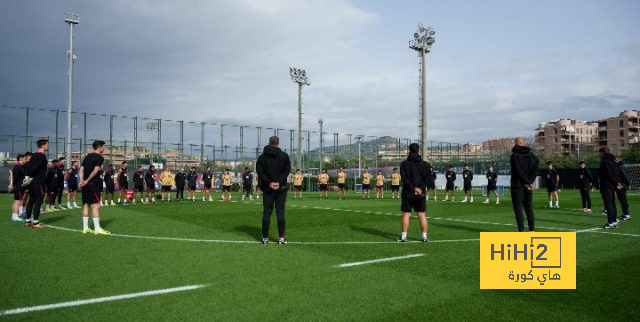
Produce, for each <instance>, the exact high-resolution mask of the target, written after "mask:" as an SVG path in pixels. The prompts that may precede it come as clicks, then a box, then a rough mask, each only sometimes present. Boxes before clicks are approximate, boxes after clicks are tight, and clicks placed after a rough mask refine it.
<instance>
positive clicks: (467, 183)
mask: <svg viewBox="0 0 640 322" xmlns="http://www.w3.org/2000/svg"><path fill="white" fill-rule="evenodd" d="M462 180H463V182H464V186H463V188H464V200H462V202H467V197H468V198H469V202H473V190H472V189H471V188H472V184H471V182H472V181H473V172H471V170H469V165H467V164H465V165H464V170H463V171H462Z"/></svg>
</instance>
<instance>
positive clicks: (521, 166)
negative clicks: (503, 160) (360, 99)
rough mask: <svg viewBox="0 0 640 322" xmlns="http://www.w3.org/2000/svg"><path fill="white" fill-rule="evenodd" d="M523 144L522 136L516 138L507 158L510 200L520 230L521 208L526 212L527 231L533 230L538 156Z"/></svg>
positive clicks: (522, 226) (521, 223) (521, 228)
mask: <svg viewBox="0 0 640 322" xmlns="http://www.w3.org/2000/svg"><path fill="white" fill-rule="evenodd" d="M524 144H525V143H524V139H523V138H516V139H515V140H514V147H513V149H511V151H512V154H511V157H510V159H509V163H510V164H511V202H512V204H513V212H514V213H515V216H516V224H517V225H518V231H520V232H523V231H524V218H523V217H522V209H523V208H524V212H525V213H526V214H527V222H528V224H529V231H535V218H534V214H533V182H534V181H535V179H536V176H537V174H538V173H537V172H538V158H537V157H536V156H535V155H534V154H533V153H532V152H531V148H529V147H528V146H525V145H524Z"/></svg>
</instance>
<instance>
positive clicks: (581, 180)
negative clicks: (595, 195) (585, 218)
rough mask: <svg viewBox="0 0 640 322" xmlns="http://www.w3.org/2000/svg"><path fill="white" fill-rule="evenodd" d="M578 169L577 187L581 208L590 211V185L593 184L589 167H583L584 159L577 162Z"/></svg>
mask: <svg viewBox="0 0 640 322" xmlns="http://www.w3.org/2000/svg"><path fill="white" fill-rule="evenodd" d="M579 165H580V168H579V169H578V188H579V189H580V197H581V198H582V210H583V211H584V212H591V193H590V192H591V186H592V184H593V176H592V175H591V172H589V169H587V168H586V167H585V164H584V161H580V162H579Z"/></svg>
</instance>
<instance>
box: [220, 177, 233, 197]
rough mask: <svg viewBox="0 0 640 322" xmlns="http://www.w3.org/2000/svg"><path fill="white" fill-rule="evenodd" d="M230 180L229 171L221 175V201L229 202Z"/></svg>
mask: <svg viewBox="0 0 640 322" xmlns="http://www.w3.org/2000/svg"><path fill="white" fill-rule="evenodd" d="M231 179H232V177H231V173H229V169H226V170H225V172H224V173H223V174H222V200H226V201H229V200H231V185H232V182H231Z"/></svg>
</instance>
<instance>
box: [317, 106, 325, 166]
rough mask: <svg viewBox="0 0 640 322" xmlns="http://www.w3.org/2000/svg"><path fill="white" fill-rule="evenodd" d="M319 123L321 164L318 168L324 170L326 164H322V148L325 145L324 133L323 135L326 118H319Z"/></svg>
mask: <svg viewBox="0 0 640 322" xmlns="http://www.w3.org/2000/svg"><path fill="white" fill-rule="evenodd" d="M318 124H320V153H319V159H320V166H319V167H318V168H320V170H322V169H323V168H324V166H323V165H322V164H323V163H324V160H323V159H322V148H323V145H324V142H323V135H322V125H323V124H324V120H322V119H319V120H318Z"/></svg>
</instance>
